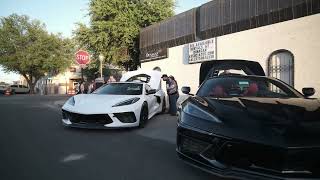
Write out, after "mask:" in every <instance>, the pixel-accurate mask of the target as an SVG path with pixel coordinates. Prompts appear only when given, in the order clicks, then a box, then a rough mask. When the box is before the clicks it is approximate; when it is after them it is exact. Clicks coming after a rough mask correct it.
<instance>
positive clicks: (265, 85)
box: [197, 76, 301, 98]
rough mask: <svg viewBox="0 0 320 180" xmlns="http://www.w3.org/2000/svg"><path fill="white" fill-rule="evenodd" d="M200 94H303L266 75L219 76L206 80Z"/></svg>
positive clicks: (272, 95) (266, 95) (267, 95)
mask: <svg viewBox="0 0 320 180" xmlns="http://www.w3.org/2000/svg"><path fill="white" fill-rule="evenodd" d="M197 95H198V96H204V97H208V96H210V97H265V98H289V97H290V98H292V97H294V98H296V97H301V95H300V94H299V93H298V92H297V91H296V90H294V89H293V88H291V87H289V86H287V85H285V84H284V83H282V82H280V81H276V80H272V79H269V78H265V77H252V76H242V77H217V78H212V79H209V80H207V81H206V82H204V84H203V85H202V86H201V87H200V89H199V91H198V93H197Z"/></svg>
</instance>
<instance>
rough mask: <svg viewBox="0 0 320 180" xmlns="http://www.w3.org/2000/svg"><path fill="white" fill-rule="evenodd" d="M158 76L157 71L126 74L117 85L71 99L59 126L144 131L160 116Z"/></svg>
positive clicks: (160, 96) (161, 101) (160, 93)
mask: <svg viewBox="0 0 320 180" xmlns="http://www.w3.org/2000/svg"><path fill="white" fill-rule="evenodd" d="M161 75H162V74H161V73H160V72H158V71H149V72H144V71H134V72H128V73H127V74H125V75H124V76H123V77H122V79H121V80H120V82H115V83H109V84H105V85H104V86H102V87H100V88H98V89H97V90H96V91H94V92H93V93H91V94H79V95H76V96H73V97H71V98H70V99H69V100H68V101H67V102H66V103H65V104H64V105H63V107H62V116H63V118H62V123H63V124H64V125H65V126H69V127H81V128H125V127H135V126H139V127H144V126H145V124H146V122H147V121H148V120H149V119H150V118H152V117H153V116H154V115H156V114H157V113H160V112H162V108H163V102H164V101H163V100H164V92H163V90H162V89H161V86H160V81H161Z"/></svg>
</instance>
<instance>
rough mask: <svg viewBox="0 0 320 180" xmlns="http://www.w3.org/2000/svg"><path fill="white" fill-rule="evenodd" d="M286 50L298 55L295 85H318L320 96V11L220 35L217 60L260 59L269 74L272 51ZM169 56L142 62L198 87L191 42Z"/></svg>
mask: <svg viewBox="0 0 320 180" xmlns="http://www.w3.org/2000/svg"><path fill="white" fill-rule="evenodd" d="M279 49H285V50H288V51H290V52H292V53H293V55H294V86H295V88H296V89H297V90H299V91H300V90H301V89H302V88H303V87H314V88H315V89H316V95H315V97H320V14H316V15H312V16H307V17H303V18H299V19H295V20H291V21H286V22H281V23H277V24H273V25H269V26H265V27H260V28H256V29H251V30H247V31H242V32H238V33H234V34H229V35H225V36H221V37H218V38H217V59H248V60H255V61H258V62H259V63H260V64H261V65H262V67H263V68H264V70H265V72H266V73H267V60H268V58H269V56H270V55H271V53H272V52H274V51H276V50H279ZM168 53H169V54H168V58H166V59H162V60H157V61H151V62H145V63H142V65H141V68H142V69H153V68H154V67H156V66H158V67H160V68H161V70H162V72H163V73H166V74H169V75H173V76H175V77H176V79H177V81H178V84H179V86H180V87H182V86H187V85H188V86H191V89H192V92H195V91H196V89H197V87H198V79H199V68H200V64H188V63H187V58H188V56H187V55H188V45H181V46H177V47H173V48H170V49H169V52H168Z"/></svg>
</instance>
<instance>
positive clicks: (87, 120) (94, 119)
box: [62, 110, 139, 129]
mask: <svg viewBox="0 0 320 180" xmlns="http://www.w3.org/2000/svg"><path fill="white" fill-rule="evenodd" d="M62 124H63V125H64V126H66V127H76V128H86V129H117V128H129V127H136V126H138V125H139V122H138V121H137V117H136V115H135V114H134V113H133V112H124V113H106V114H89V115H88V114H79V113H73V112H70V111H66V110H62Z"/></svg>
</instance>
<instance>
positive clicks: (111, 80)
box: [107, 75, 117, 83]
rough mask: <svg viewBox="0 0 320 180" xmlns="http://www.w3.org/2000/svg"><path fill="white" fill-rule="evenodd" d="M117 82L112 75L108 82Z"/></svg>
mask: <svg viewBox="0 0 320 180" xmlns="http://www.w3.org/2000/svg"><path fill="white" fill-rule="evenodd" d="M113 82H117V80H116V79H115V78H114V77H113V76H112V75H111V76H110V77H109V79H108V81H107V83H113Z"/></svg>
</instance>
